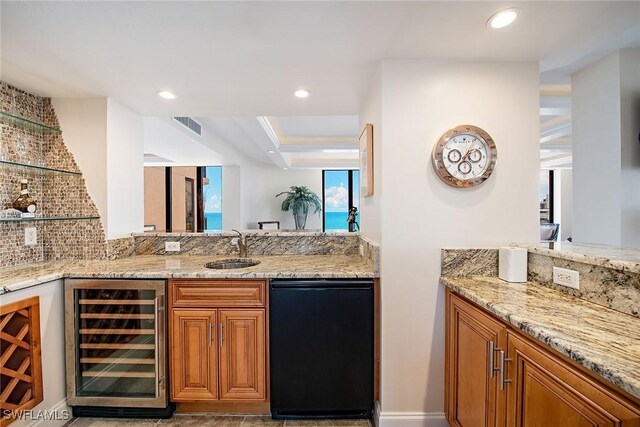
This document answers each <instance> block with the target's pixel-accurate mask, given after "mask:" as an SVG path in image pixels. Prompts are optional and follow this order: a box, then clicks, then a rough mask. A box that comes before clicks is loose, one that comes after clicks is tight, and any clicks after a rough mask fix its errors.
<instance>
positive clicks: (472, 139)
mask: <svg viewBox="0 0 640 427" xmlns="http://www.w3.org/2000/svg"><path fill="white" fill-rule="evenodd" d="M497 157H498V151H497V149H496V144H495V142H494V141H493V138H491V136H489V134H488V133H487V132H485V131H484V130H482V129H480V128H479V127H477V126H472V125H461V126H456V127H454V128H453V129H449V130H448V131H446V132H445V133H444V134H443V135H442V136H441V137H440V139H439V140H438V142H436V144H435V145H434V146H433V152H432V153H431V161H432V163H433V169H434V171H435V172H436V175H437V176H438V178H440V180H442V182H444V183H445V184H448V185H450V186H452V187H457V188H465V187H474V186H476V185H480V184H482V183H483V182H484V181H486V180H487V179H488V178H489V176H490V175H491V173H492V172H493V169H494V168H495V166H496V160H497Z"/></svg>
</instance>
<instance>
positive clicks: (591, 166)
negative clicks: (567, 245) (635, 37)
mask: <svg viewBox="0 0 640 427" xmlns="http://www.w3.org/2000/svg"><path fill="white" fill-rule="evenodd" d="M571 85H572V110H573V119H572V120H573V177H574V178H573V188H574V215H573V217H574V218H573V219H574V226H573V231H574V237H575V240H574V241H575V242H579V243H600V244H608V245H616V246H625V247H636V248H637V247H640V191H638V188H639V186H640V144H638V132H640V48H634V49H622V50H619V51H617V52H614V53H612V54H611V55H609V56H607V57H605V58H603V59H601V60H599V61H597V62H596V63H594V64H591V65H589V66H588V67H586V68H584V69H583V70H580V71H578V72H577V73H575V74H574V75H572V78H571Z"/></svg>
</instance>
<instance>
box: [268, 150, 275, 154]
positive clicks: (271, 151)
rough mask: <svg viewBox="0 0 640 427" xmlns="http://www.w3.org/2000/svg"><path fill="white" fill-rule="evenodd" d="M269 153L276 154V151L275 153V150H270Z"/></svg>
mask: <svg viewBox="0 0 640 427" xmlns="http://www.w3.org/2000/svg"><path fill="white" fill-rule="evenodd" d="M267 153H269V154H273V153H275V151H273V150H269V151H267Z"/></svg>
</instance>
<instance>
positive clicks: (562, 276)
mask: <svg viewBox="0 0 640 427" xmlns="http://www.w3.org/2000/svg"><path fill="white" fill-rule="evenodd" d="M553 283H555V284H556V285H562V286H567V287H569V288H573V289H580V273H578V272H577V271H575V270H569V269H567V268H560V267H553Z"/></svg>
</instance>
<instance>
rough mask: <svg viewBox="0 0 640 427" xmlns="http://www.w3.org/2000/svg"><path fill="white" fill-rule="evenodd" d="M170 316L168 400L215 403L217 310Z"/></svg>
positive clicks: (183, 311) (175, 312)
mask: <svg viewBox="0 0 640 427" xmlns="http://www.w3.org/2000/svg"><path fill="white" fill-rule="evenodd" d="M171 316H172V318H171V322H172V324H171V328H172V330H171V332H172V335H171V339H170V342H171V348H170V354H171V400H173V401H193V400H216V399H217V398H218V360H217V344H216V343H217V342H218V336H217V328H216V326H217V310H211V309H174V310H172V312H171Z"/></svg>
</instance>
